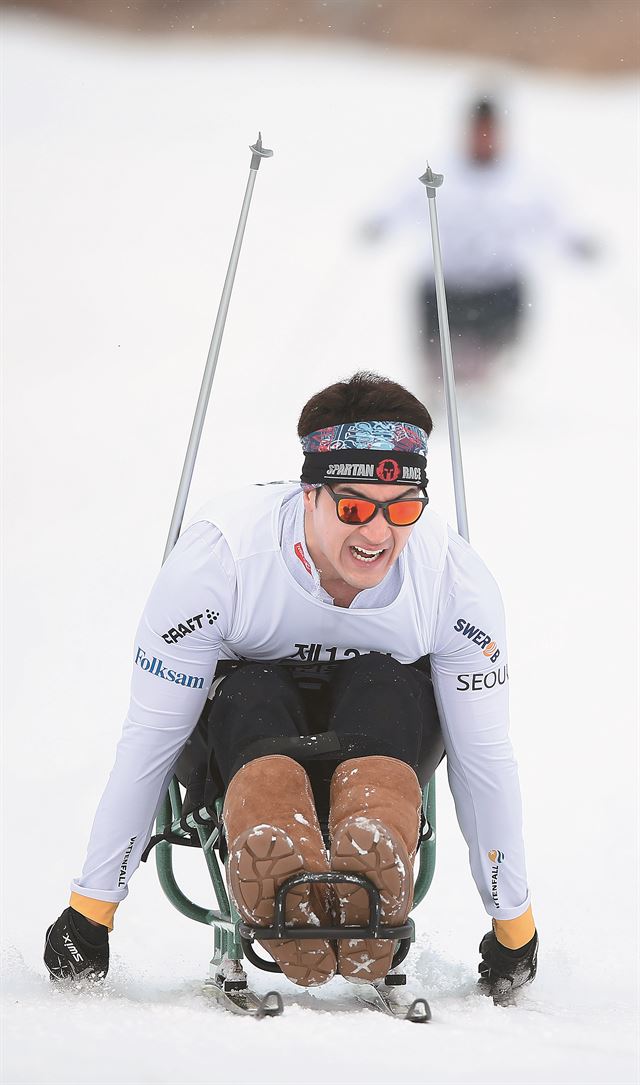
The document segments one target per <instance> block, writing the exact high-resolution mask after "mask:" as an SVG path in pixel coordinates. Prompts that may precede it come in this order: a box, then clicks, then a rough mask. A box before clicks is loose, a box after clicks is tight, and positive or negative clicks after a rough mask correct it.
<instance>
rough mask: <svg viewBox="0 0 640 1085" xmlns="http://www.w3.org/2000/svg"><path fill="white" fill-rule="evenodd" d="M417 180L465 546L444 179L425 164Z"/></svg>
mask: <svg viewBox="0 0 640 1085" xmlns="http://www.w3.org/2000/svg"><path fill="white" fill-rule="evenodd" d="M419 180H420V181H421V182H422V184H423V185H424V186H425V188H426V190H427V202H428V204H429V222H430V225H431V244H432V247H433V270H434V274H435V284H436V302H437V306H438V324H439V326H440V353H441V355H442V372H443V375H444V394H445V401H446V404H447V424H448V428H449V447H450V449H451V466H452V469H453V489H454V493H455V499H456V518H457V521H458V532H459V534H460V535H462V538H463V539H466V540H467V542H469V523H468V520H467V502H466V498H465V492H464V473H463V470H462V450H461V448H460V427H459V426H458V405H457V402H456V382H455V377H454V374H453V357H452V355H451V335H450V334H449V314H448V312H447V296H446V293H445V289H444V272H443V270H442V253H441V252H440V232H439V230H438V213H437V211H436V189H437V188H439V187H440V185H441V184H442V182H443V181H444V175H443V174H442V173H433V172H432V170H431V166H429V165H428V164H427V169H426V172H425V173H423V175H422V177H420V178H419Z"/></svg>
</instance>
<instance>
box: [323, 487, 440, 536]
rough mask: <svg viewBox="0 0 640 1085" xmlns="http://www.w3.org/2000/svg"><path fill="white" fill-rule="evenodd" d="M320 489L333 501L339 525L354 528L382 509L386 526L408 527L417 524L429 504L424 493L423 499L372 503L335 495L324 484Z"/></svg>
mask: <svg viewBox="0 0 640 1085" xmlns="http://www.w3.org/2000/svg"><path fill="white" fill-rule="evenodd" d="M322 488H323V490H326V491H327V493H329V494H331V496H332V498H333V500H334V501H335V503H336V513H337V515H338V519H339V520H340V521H341V523H343V524H352V525H355V526H359V525H361V524H368V523H369V522H370V521H371V520H373V518H374V516H375V515H376V513H377V511H378V509H382V515H383V516H384V518H385V520H386V521H387V523H388V524H392V526H393V527H410V526H411V524H415V523H417V521H418V520H419V519H420V517H421V516H422V513H423V512H424V510H425V509H426V507H427V505H428V504H429V498H428V497H427V495H426V493H425V495H424V497H403V498H400V500H397V499H394V500H392V501H373V500H372V499H370V498H368V497H348V496H346V495H345V494H336V493H334V492H333V490H332V489H331V487H330V486H327V485H326V484H324V485H323V487H322Z"/></svg>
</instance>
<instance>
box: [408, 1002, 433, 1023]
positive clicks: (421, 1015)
mask: <svg viewBox="0 0 640 1085" xmlns="http://www.w3.org/2000/svg"><path fill="white" fill-rule="evenodd" d="M430 1020H431V1008H430V1006H429V1003H428V1002H427V1000H426V998H416V999H414V1001H413V1002H412V1003H411V1005H410V1006H409V1009H408V1010H407V1013H406V1015H405V1021H413V1023H414V1024H416V1025H426V1023H427V1022H428V1021H430Z"/></svg>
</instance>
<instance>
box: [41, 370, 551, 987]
mask: <svg viewBox="0 0 640 1085" xmlns="http://www.w3.org/2000/svg"><path fill="white" fill-rule="evenodd" d="M431 429H432V422H431V418H430V416H429V413H428V411H427V410H426V408H425V407H424V406H423V405H422V404H421V403H420V402H419V401H418V400H417V399H416V398H415V397H414V396H413V395H411V394H410V393H409V392H408V391H406V390H405V389H404V388H402V387H401V386H400V385H398V384H396V383H395V382H393V381H390V380H387V379H386V378H383V377H379V376H377V375H376V374H371V373H357V374H355V376H353V377H352V378H351V379H349V380H347V381H341V382H338V383H336V384H334V385H331V386H330V387H328V388H325V389H324V390H323V391H321V392H319V393H318V394H317V395H315V396H313V397H312V398H311V399H310V400H309V402H308V403H307V404H306V405H305V407H304V408H303V411H302V414H301V416H300V420H299V425H298V434H299V436H300V438H301V443H302V448H303V451H304V464H303V468H302V475H301V485H300V484H281V483H277V484H276V483H273V484H268V485H257V486H252V487H247V488H245V489H243V490H241V491H237V492H235V493H232V494H230V495H226V496H223V497H221V498H219V499H217V500H215V501H213V502H211V504H210V505H208V506H206V507H205V508H204V510H202V511H201V512H200V514H199V515H198V516H197V517H196V518H195V520H194V521H193V522H192V523H191V525H190V526H189V527H188V528H187V529H186V530H185V531H184V532H183V534H182V535H181V537H180V538H179V540H178V542H177V543H176V545H175V547H174V549H173V551H172V552H171V554H170V555H169V557H168V558H167V560H166V562H165V564H164V565H163V567H162V569H161V571H160V573H159V575H158V577H157V579H156V582H155V585H154V586H153V588H152V591H151V595H150V597H149V600H148V602H147V605H146V608H145V610H144V613H143V615H142V619H141V622H140V625H139V628H138V631H137V635H136V641H135V646H134V653H133V678H132V688H131V701H130V707H129V712H128V715H127V718H126V720H125V724H124V730H123V734H122V738H121V739H120V742H119V745H118V748H117V753H116V760H115V764H114V766H113V769H112V772H111V775H110V777H109V780H108V783H107V786H106V789H105V791H104V794H103V796H102V799H101V801H100V804H99V806H98V810H97V813H96V816H95V820H94V824H93V829H92V832H91V837H90V841H89V847H88V853H87V857H86V861H85V865H84V869H83V871H82V874H81V876H80V877H79V878H78V879H77V880H76V881H74V882H73V883H72V893H71V900H70V905H69V907H68V908H67V909H66V910H65V911H64V912H63V913H62V915H61V916H60V917H59V919H58V920H57V921H56V922H55V923H54V924H53V926H52V927H51V928H50V929H49V930H48V932H47V938H46V946H45V963H46V965H47V967H48V969H49V971H50V973H51V975H52V977H54V978H66V977H76V976H82V975H89V976H91V977H94V978H95V977H102V976H104V975H106V972H107V969H108V963H109V947H108V932H109V931H111V930H112V928H113V918H114V913H115V911H116V908H117V907H118V904H119V903H120V901H122V900H123V899H124V898H125V897H126V895H127V892H128V882H129V879H130V877H131V875H132V874H133V872H134V871H135V869H136V868H137V866H138V864H139V862H140V858H141V856H142V853H143V851H144V849H145V847H146V845H147V843H148V841H149V839H150V835H151V832H152V826H153V820H154V816H155V814H156V812H157V810H158V808H159V804H160V802H161V800H162V797H163V795H164V793H165V792H166V789H167V786H168V783H169V781H170V779H171V777H172V775H173V773H174V770H175V768H176V763H177V761H178V758H179V757H180V754H181V752H182V751H183V748H184V747H185V744H187V750H188V740H189V739H190V736H192V737H195V731H194V728H196V724H197V723H198V720H200V724H199V729H202V728H204V732H205V735H206V741H207V742H208V746H209V751H210V755H211V763H212V765H214V766H215V771H216V772H217V773H219V776H220V778H221V782H222V785H223V787H224V789H225V800H224V810H223V824H224V833H225V838H226V846H227V860H226V862H227V874H228V882H229V887H230V891H231V894H232V896H233V898H234V901H235V904H236V906H237V908H238V911H239V913H240V915H241V916H242V917H243V918H244V919H245V920H246V921H247V922H248V923H250V924H251V925H253V926H256V927H260V926H269V925H271V923H272V920H273V913H274V894H275V890H276V889H277V887H278V886H279V885H280V884H282V882H283V881H285V880H286V879H287V878H289V877H290V876H291V875H293V874H296V873H299V872H301V871H307V872H328V871H330V870H332V871H355V872H357V873H361V874H365V875H367V876H368V877H369V878H370V879H371V880H372V882H373V883H374V884H375V885H376V886H377V887H378V889H379V890H380V893H381V900H382V919H383V922H384V923H385V924H386V925H390V926H397V925H401V924H402V923H404V922H405V920H406V918H407V916H408V913H409V911H410V909H411V906H412V899H413V865H414V858H415V855H416V850H417V847H418V844H419V839H420V833H421V800H422V793H421V785H423V784H424V783H426V782H427V781H428V780H429V779H430V778H431V776H432V774H433V772H434V771H435V769H436V766H437V765H438V763H439V761H440V760H441V758H442V756H443V754H444V753H446V758H447V769H448V775H449V782H450V786H451V790H452V792H453V796H454V800H455V806H456V812H457V817H458V820H459V823H460V827H461V829H462V832H463V834H464V837H465V839H466V842H467V845H468V848H469V857H470V865H471V872H472V875H473V878H474V880H475V882H476V885H477V887H478V891H479V893H480V896H481V898H482V902H483V904H484V907H485V909H486V911H487V913H488V914H489V916H490V917H491V919H492V929H491V931H490V932H489V933H488V934H486V935H485V936H484V938H483V939H482V942H481V946H480V952H481V957H482V961H481V964H480V966H479V971H480V973H481V978H480V983H481V985H482V986H483V989H484V990H486V991H487V992H488V993H490V994H493V995H494V997H496V996H497V995H502V994H503V993H504V992H505V990H507V991H510V990H512V989H514V988H517V987H519V986H521V985H522V984H523V983H526V982H527V981H529V980H531V979H533V977H534V976H535V971H536V955H537V942H538V939H537V934H536V930H535V926H534V921H533V917H532V911H531V906H530V898H529V890H528V887H527V877H526V872H525V858H524V846H523V840H522V830H521V820H522V818H521V799H520V790H519V783H518V771H517V766H516V762H515V760H514V756H513V752H512V748H511V745H510V741H509V737H508V692H507V682H508V668H507V652H506V639H505V626H504V615H503V609H502V603H501V599H500V594H499V591H498V588H497V586H496V584H495V581H494V580H493V578H492V577H491V575H490V573H489V572H488V570H487V569H486V567H485V565H484V564H483V562H482V561H481V560H480V558H479V557H478V556H477V554H476V553H475V552H474V551H473V550H472V549H471V547H470V546H469V545H468V544H467V543H466V542H465V541H464V540H463V539H462V538H461V537H460V536H459V535H457V534H456V533H455V532H454V531H452V530H451V529H450V528H447V525H446V524H445V523H444V522H443V521H442V520H441V519H440V518H439V517H438V516H437V515H436V514H435V513H433V512H432V511H431V510H430V509H427V504H428V497H427V481H428V480H427V474H426V469H427V459H426V457H427V440H428V436H429V434H430V433H431ZM229 471H230V475H231V476H232V475H233V463H232V461H230V462H229ZM233 663H235V664H236V665H235V667H233V665H232V664H233ZM221 674H222V675H225V676H224V677H222V678H220V675H221ZM214 676H215V678H216V680H215V681H214ZM212 688H213V690H214V691H215V692H213V693H212V694H211V693H210V690H212ZM208 694H209V697H210V700H209V701H208V700H207V695H208ZM203 710H204V711H203ZM309 734H312V735H313V734H318V735H320V736H321V738H319V739H318V740H317V742H318V743H320V749H322V748H323V747H322V742H324V744H325V749H329V748H331V749H332V752H331V753H330V754H329V753H326V754H325V757H324V758H323V757H319V758H318V757H311V758H308V757H307V753H308V749H309V746H310V745H311V746H313V741H312V742H311V743H310V742H309V740H308V739H307V741H306V743H305V742H304V741H303V740H301V739H300V736H301V735H302V736H305V735H306V736H308V735H309ZM323 735H324V739H322V736H323ZM305 750H306V751H307V753H305ZM316 804H317V805H316ZM327 808H328V831H329V843H330V847H329V849H328V850H327V848H326V844H325V840H324V839H323V835H322V832H321V828H320V823H319V817H318V811H320V814H321V816H323V813H324V816H326V814H327ZM443 892H446V887H443ZM287 900H288V904H287V920H288V922H289V923H290V924H291V925H293V926H302V925H303V926H308V925H313V926H318V925H322V926H323V927H326V926H331V925H332V924H333V925H336V924H339V925H351V926H353V925H364V924H365V923H366V921H367V917H368V898H367V894H366V893H365V891H364V890H363V889H362V888H359V887H357V886H354V885H347V884H340V885H338V886H336V887H331V888H330V887H329V886H328V885H326V884H324V883H322V884H321V885H320V884H316V885H314V886H309V885H308V884H306V885H303V886H301V887H299V889H298V890H296V891H294V892H291V893H289V895H288V898H287ZM263 945H264V948H265V949H266V950H267V951H268V952H269V953H270V954H271V955H272V956H273V958H274V959H275V960H276V961H277V963H278V964H279V965H280V967H281V969H282V971H283V972H284V974H285V975H286V976H288V978H289V979H290V980H292V981H293V982H294V983H296V984H300V985H302V986H312V985H318V984H322V983H324V982H326V981H327V980H328V979H330V978H331V977H332V976H333V975H334V974H336V973H339V974H341V975H342V976H344V977H345V978H346V979H348V980H353V981H367V982H377V981H380V980H381V979H383V978H384V976H385V975H386V974H387V972H388V971H389V969H390V967H391V962H392V957H393V953H394V949H395V943H394V942H393V941H391V940H373V939H361V940H355V939H349V940H344V939H337V940H335V941H329V940H326V939H323V938H318V939H312V940H304V939H300V940H296V939H295V938H289V939H287V940H283V941H281V942H273V941H264V943H263Z"/></svg>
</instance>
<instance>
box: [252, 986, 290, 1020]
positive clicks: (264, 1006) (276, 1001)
mask: <svg viewBox="0 0 640 1085" xmlns="http://www.w3.org/2000/svg"><path fill="white" fill-rule="evenodd" d="M283 1013H284V1005H283V1002H282V996H281V995H280V994H279V992H278V991H267V993H266V995H265V996H264V998H263V999H261V1001H260V1005H259V1006H258V1009H257V1011H256V1017H281V1016H282V1014H283Z"/></svg>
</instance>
